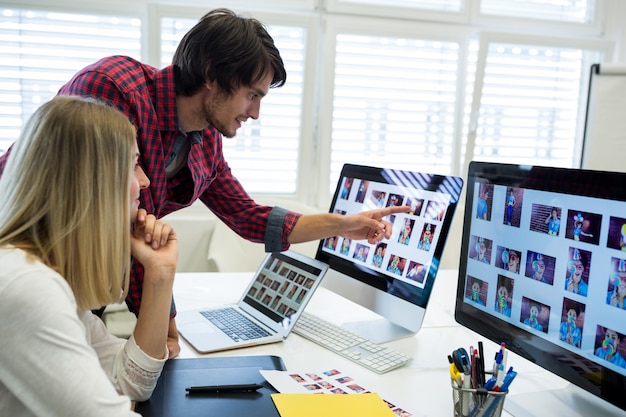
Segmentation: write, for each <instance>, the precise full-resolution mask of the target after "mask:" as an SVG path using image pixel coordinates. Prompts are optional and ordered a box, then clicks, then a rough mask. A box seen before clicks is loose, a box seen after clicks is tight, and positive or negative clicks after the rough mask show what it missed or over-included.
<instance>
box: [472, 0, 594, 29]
mask: <svg viewBox="0 0 626 417" xmlns="http://www.w3.org/2000/svg"><path fill="white" fill-rule="evenodd" d="M595 3H596V2H595V1H594V0H588V1H587V0H536V1H528V0H481V1H480V12H481V13H483V14H486V15H499V16H511V17H515V18H530V19H541V20H552V21H555V22H569V23H582V24H588V23H592V22H593V20H594V13H595V6H596V4H595Z"/></svg>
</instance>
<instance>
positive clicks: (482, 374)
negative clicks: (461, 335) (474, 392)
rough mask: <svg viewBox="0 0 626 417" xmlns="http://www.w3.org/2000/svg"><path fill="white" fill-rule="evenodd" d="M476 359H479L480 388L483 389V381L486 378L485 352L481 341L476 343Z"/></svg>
mask: <svg viewBox="0 0 626 417" xmlns="http://www.w3.org/2000/svg"><path fill="white" fill-rule="evenodd" d="M478 359H479V363H480V386H481V387H483V386H485V381H486V377H485V350H484V347H483V342H482V341H480V340H479V341H478Z"/></svg>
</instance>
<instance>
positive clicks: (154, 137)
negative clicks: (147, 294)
mask: <svg viewBox="0 0 626 417" xmlns="http://www.w3.org/2000/svg"><path fill="white" fill-rule="evenodd" d="M285 80H286V71H285V68H284V65H283V61H282V59H281V57H280V53H279V51H278V49H277V48H276V47H275V45H274V41H273V40H272V38H271V36H270V35H269V34H268V33H267V31H266V29H265V28H264V26H263V25H262V24H261V23H260V22H259V21H258V20H256V19H250V18H244V17H240V16H237V15H235V14H234V13H233V12H232V11H230V10H227V9H216V10H213V11H211V12H209V13H207V14H206V15H205V16H204V17H202V18H201V19H200V21H199V22H198V23H197V24H196V25H195V26H194V27H193V28H192V29H191V30H190V31H189V32H188V33H187V34H186V35H185V36H184V37H183V39H182V40H181V42H180V44H179V46H178V48H177V50H176V52H175V54H174V58H173V65H170V66H168V67H166V68H163V69H157V68H154V67H151V66H149V65H145V64H142V63H140V62H138V61H136V60H134V59H132V58H129V57H124V56H114V57H108V58H104V59H102V60H100V61H98V62H96V63H94V64H92V65H90V66H88V67H86V68H84V69H83V70H81V71H79V72H78V73H77V74H76V75H75V76H74V77H73V78H72V79H71V80H70V81H69V82H68V83H67V84H65V85H64V86H63V87H61V89H60V91H59V94H64V95H80V96H91V97H96V98H98V99H100V100H103V101H105V102H107V103H110V104H111V105H113V106H114V107H116V108H118V109H119V110H121V111H122V112H123V113H124V114H126V115H127V116H128V118H129V119H130V121H131V122H132V123H133V124H134V125H135V127H136V128H137V141H138V144H139V151H140V154H141V158H142V160H141V161H140V165H141V167H142V168H143V169H144V171H145V172H146V174H147V176H148V178H149V179H150V187H149V188H148V189H146V190H144V191H143V192H142V194H141V207H142V208H144V209H146V210H147V212H148V213H151V214H154V215H155V216H157V218H161V217H163V216H165V215H167V214H169V213H172V212H174V211H176V210H179V209H181V208H184V207H187V206H189V205H191V204H192V203H193V202H194V201H195V200H197V199H200V200H201V201H202V202H203V203H204V204H205V205H206V206H207V207H208V208H210V209H211V211H212V212H214V213H215V214H216V215H217V217H219V218H220V219H221V220H222V221H224V222H225V223H226V224H227V225H228V226H229V227H230V228H231V229H233V230H234V231H236V232H237V233H238V234H239V235H241V236H242V237H244V238H246V239H248V240H250V241H253V242H259V243H265V250H266V251H267V252H277V251H281V250H285V249H287V248H288V247H289V245H290V244H291V243H299V242H305V241H310V240H317V239H321V238H325V237H329V236H336V235H341V236H343V237H348V238H352V239H367V240H368V241H369V242H370V243H376V242H378V241H380V240H381V239H382V238H387V239H388V238H390V237H391V224H389V223H388V222H385V221H382V218H383V217H384V216H386V215H389V214H392V213H401V212H407V211H408V210H409V208H408V207H387V208H384V209H379V210H373V211H369V212H364V213H360V214H358V215H351V216H341V215H338V214H329V213H326V214H316V215H300V214H298V213H294V212H290V211H288V210H285V209H283V208H280V207H267V206H259V205H257V204H256V203H255V202H254V200H252V198H251V197H250V196H249V195H248V194H247V192H246V191H245V190H244V189H243V187H242V186H241V184H240V183H239V181H238V180H237V179H236V178H235V177H234V176H233V175H232V173H231V171H230V168H229V166H228V163H227V162H226V161H225V160H224V155H223V153H222V136H225V137H227V138H230V137H233V136H235V134H236V132H237V130H238V129H239V128H240V127H241V124H242V123H244V122H245V121H247V120H248V119H250V118H252V119H257V118H258V117H259V109H260V103H261V99H262V98H263V97H264V96H265V95H266V94H267V93H268V92H269V89H270V88H273V87H280V86H282V85H283V84H284V83H285ZM9 155H10V152H7V153H6V154H5V155H3V156H2V157H0V170H2V169H4V165H5V162H6V158H7V157H8V156H9ZM142 283H143V270H142V267H141V265H140V264H139V263H137V262H134V263H133V271H132V277H131V283H130V291H129V296H128V298H127V304H128V306H129V309H130V310H131V311H132V312H134V313H137V312H138V311H139V308H140V300H141V290H142ZM175 314H176V312H175V306H174V304H172V314H171V316H172V320H170V331H169V336H170V339H169V342H168V347H169V349H170V357H174V356H176V355H177V354H178V353H179V351H180V346H179V345H178V332H177V330H176V324H175V321H174V319H173V317H174V316H175Z"/></svg>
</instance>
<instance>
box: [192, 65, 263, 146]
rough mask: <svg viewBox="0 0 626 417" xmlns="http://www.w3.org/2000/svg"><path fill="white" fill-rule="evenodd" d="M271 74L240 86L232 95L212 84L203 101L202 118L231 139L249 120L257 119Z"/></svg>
mask: <svg viewBox="0 0 626 417" xmlns="http://www.w3.org/2000/svg"><path fill="white" fill-rule="evenodd" d="M272 78H273V74H272V73H270V74H267V75H266V76H265V77H263V78H262V79H261V80H260V81H259V82H257V83H256V84H254V85H252V86H241V87H239V88H237V89H236V90H235V91H234V92H233V94H232V95H228V94H226V93H225V92H223V91H222V90H220V89H219V87H218V86H217V83H213V84H212V88H211V91H210V94H209V95H208V96H207V98H206V100H205V101H204V108H203V112H204V118H205V119H206V121H207V122H208V124H209V125H211V126H213V127H214V128H216V129H217V130H218V131H219V132H220V133H221V134H222V135H224V137H227V138H232V137H234V136H235V135H236V134H237V130H238V129H239V128H240V127H241V125H242V124H243V123H244V122H246V121H247V120H248V119H249V118H252V119H254V120H256V119H258V118H259V111H260V109H261V99H262V98H263V97H265V96H266V95H267V93H268V92H269V88H270V83H271V82H272Z"/></svg>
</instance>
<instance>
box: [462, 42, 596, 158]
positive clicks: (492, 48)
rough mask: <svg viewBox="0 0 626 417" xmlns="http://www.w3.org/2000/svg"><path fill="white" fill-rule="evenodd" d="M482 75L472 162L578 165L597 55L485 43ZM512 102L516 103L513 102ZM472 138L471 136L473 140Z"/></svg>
mask: <svg viewBox="0 0 626 417" xmlns="http://www.w3.org/2000/svg"><path fill="white" fill-rule="evenodd" d="M485 44H486V46H485V47H483V50H484V51H486V54H485V60H484V61H483V62H482V65H484V76H483V77H482V78H481V79H479V80H478V81H479V82H481V88H480V89H479V91H480V100H476V101H475V102H474V106H475V108H476V107H478V106H479V108H480V110H479V112H478V120H477V123H476V130H475V132H472V133H475V143H474V146H470V148H471V149H473V150H474V151H473V158H474V159H478V160H483V161H494V162H509V163H520V164H528V165H537V164H539V165H541V164H543V165H546V164H547V165H551V166H559V167H572V166H575V165H577V164H578V163H579V155H578V154H577V153H576V149H577V147H576V146H577V142H576V140H575V138H576V137H577V132H578V131H580V129H582V128H583V124H584V120H585V117H584V113H583V110H584V107H583V106H582V104H584V99H583V100H581V97H585V95H586V92H587V90H586V89H587V86H588V80H589V69H590V67H591V64H592V63H594V62H599V61H600V60H601V58H602V55H601V53H600V52H598V51H589V50H585V49H581V48H568V47H558V46H541V45H533V44H518V43H504V42H497V41H492V42H485ZM511 97H515V100H511ZM471 137H474V134H472V135H471Z"/></svg>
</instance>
